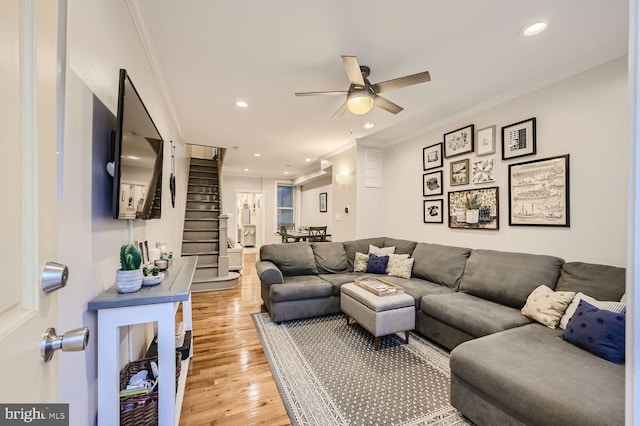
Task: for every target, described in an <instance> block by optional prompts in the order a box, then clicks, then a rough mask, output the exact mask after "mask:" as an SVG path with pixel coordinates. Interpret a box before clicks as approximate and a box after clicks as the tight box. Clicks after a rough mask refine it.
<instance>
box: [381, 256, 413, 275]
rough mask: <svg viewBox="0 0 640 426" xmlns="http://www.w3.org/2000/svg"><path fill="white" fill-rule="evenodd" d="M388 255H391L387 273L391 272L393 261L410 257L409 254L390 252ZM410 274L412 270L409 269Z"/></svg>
mask: <svg viewBox="0 0 640 426" xmlns="http://www.w3.org/2000/svg"><path fill="white" fill-rule="evenodd" d="M388 256H389V263H387V270H386V272H387V274H388V273H389V272H391V266H392V264H393V262H395V261H397V260H405V259H408V258H409V255H408V254H389V255H388ZM412 264H413V262H412ZM409 274H411V270H409ZM407 278H409V277H407Z"/></svg>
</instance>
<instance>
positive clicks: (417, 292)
mask: <svg viewBox="0 0 640 426" xmlns="http://www.w3.org/2000/svg"><path fill="white" fill-rule="evenodd" d="M385 280H387V281H391V282H392V283H394V284H397V285H399V286H400V287H402V288H404V292H405V293H406V294H408V295H410V296H411V297H413V299H414V300H415V301H416V303H415V305H416V309H418V308H419V307H420V301H421V300H422V298H423V297H424V296H426V295H428V294H451V293H455V290H453V289H452V288H450V287H447V286H446V285H440V284H436V283H433V282H431V281H426V280H423V279H420V278H416V277H411V278H410V279H406V278H400V277H394V276H387V277H385Z"/></svg>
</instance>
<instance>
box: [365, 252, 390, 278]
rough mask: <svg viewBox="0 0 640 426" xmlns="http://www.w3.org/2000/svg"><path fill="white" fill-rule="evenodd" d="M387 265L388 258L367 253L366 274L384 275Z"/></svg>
mask: <svg viewBox="0 0 640 426" xmlns="http://www.w3.org/2000/svg"><path fill="white" fill-rule="evenodd" d="M387 263H389V256H376V254H375V253H369V262H368V263H367V272H369V273H371V274H385V273H386V272H387Z"/></svg>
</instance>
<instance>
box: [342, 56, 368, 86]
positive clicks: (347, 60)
mask: <svg viewBox="0 0 640 426" xmlns="http://www.w3.org/2000/svg"><path fill="white" fill-rule="evenodd" d="M342 63H344V69H345V71H346V72H347V77H349V81H350V82H351V84H355V85H356V86H360V87H364V78H363V77H362V71H360V64H359V63H358V58H357V57H356V56H343V57H342Z"/></svg>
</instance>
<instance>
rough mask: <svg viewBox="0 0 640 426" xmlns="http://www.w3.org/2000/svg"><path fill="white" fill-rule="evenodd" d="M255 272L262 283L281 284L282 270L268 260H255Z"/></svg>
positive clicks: (282, 281)
mask: <svg viewBox="0 0 640 426" xmlns="http://www.w3.org/2000/svg"><path fill="white" fill-rule="evenodd" d="M256 272H257V273H258V277H259V278H260V283H262V284H264V285H271V284H283V283H284V277H283V276H282V271H280V269H278V267H277V266H276V265H275V264H274V263H273V262H269V261H268V260H259V261H257V262H256Z"/></svg>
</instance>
